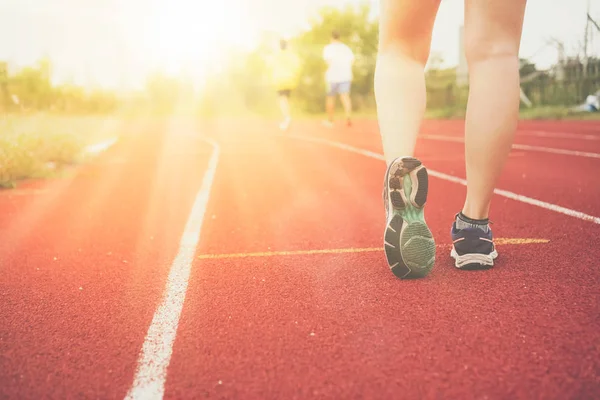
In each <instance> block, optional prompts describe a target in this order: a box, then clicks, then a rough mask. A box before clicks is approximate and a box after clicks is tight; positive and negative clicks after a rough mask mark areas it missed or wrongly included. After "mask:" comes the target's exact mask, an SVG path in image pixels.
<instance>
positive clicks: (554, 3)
mask: <svg viewBox="0 0 600 400" xmlns="http://www.w3.org/2000/svg"><path fill="white" fill-rule="evenodd" d="M364 1H367V2H369V3H370V4H371V5H372V7H373V13H374V16H376V15H377V12H378V0H296V1H284V0H220V1H214V0H0V60H6V61H8V62H9V65H10V67H11V68H12V69H16V68H20V67H23V66H26V65H32V64H34V63H35V62H36V61H37V60H38V59H40V58H41V57H43V56H48V57H50V59H51V60H52V62H53V65H54V79H55V81H57V82H73V83H76V84H82V85H86V86H100V87H107V88H115V87H136V86H139V85H140V83H141V82H142V81H143V76H144V75H145V74H147V73H148V72H150V71H151V70H152V69H154V68H158V67H161V68H163V69H167V70H168V71H171V72H172V73H178V72H181V69H182V65H184V64H185V65H194V66H200V65H201V64H202V60H204V62H207V61H206V60H211V59H213V58H214V57H217V56H218V54H219V53H220V50H221V49H222V48H224V47H226V46H227V45H228V44H236V45H243V46H251V45H252V44H253V43H255V42H256V40H257V38H258V37H259V35H260V32H261V30H271V31H276V32H279V33H281V34H283V35H293V34H294V33H295V32H297V31H298V30H300V29H302V28H303V27H305V26H306V24H307V21H308V19H309V17H310V16H311V15H314V13H316V12H317V11H318V9H319V8H320V7H322V6H325V5H329V6H344V5H346V4H348V3H355V4H358V3H360V2H364ZM415 1H420V0H415ZM463 1H464V0H443V1H442V4H441V6H440V10H439V13H438V18H437V20H436V24H435V27H434V32H433V39H432V52H436V53H438V54H440V55H441V56H442V58H443V59H444V65H446V66H453V65H456V64H457V62H458V51H459V50H458V49H459V47H458V31H459V27H460V26H461V25H462V23H463V12H464V8H463ZM592 3H598V4H593V5H592V9H591V14H592V16H593V17H594V18H596V19H597V20H600V2H598V1H597V0H593V1H592ZM586 4H587V0H569V1H566V0H529V1H528V5H527V10H526V14H525V23H524V30H523V38H522V42H521V56H522V57H532V56H533V57H532V60H533V61H534V62H536V63H537V64H538V66H539V67H541V68H546V67H548V66H550V65H551V64H552V63H554V62H555V61H556V57H557V52H556V49H555V48H553V47H551V46H546V47H544V43H545V41H546V40H547V39H548V38H550V37H554V38H557V39H559V40H561V41H563V42H564V43H565V49H566V51H567V54H575V53H576V52H577V50H578V49H579V48H581V47H580V46H581V42H582V39H583V33H584V26H585V12H586ZM592 50H593V52H594V53H595V54H600V34H596V35H595V42H594V43H592ZM190 71H191V73H192V74H194V73H196V74H198V75H201V73H202V71H201V68H191V70H190ZM190 71H188V72H190Z"/></svg>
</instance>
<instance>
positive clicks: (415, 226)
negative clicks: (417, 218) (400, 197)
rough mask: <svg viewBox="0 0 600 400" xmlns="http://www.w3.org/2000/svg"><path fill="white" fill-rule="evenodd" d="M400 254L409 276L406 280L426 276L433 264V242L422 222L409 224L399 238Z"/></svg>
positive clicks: (429, 232)
mask: <svg viewBox="0 0 600 400" xmlns="http://www.w3.org/2000/svg"><path fill="white" fill-rule="evenodd" d="M400 253H401V254H402V260H403V261H404V264H406V266H407V267H408V268H410V271H411V272H410V274H408V275H407V276H406V278H421V277H424V276H426V275H428V274H429V273H430V272H431V270H432V268H433V265H434V264H435V240H434V239H433V235H432V234H431V231H430V230H429V228H428V227H427V225H425V223H423V222H413V223H409V224H408V225H407V226H406V227H405V228H404V230H403V231H402V235H401V236H400Z"/></svg>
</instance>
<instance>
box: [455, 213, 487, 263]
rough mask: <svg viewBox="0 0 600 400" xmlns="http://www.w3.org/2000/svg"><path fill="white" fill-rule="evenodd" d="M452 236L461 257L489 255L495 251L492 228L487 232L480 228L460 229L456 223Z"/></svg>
mask: <svg viewBox="0 0 600 400" xmlns="http://www.w3.org/2000/svg"><path fill="white" fill-rule="evenodd" d="M451 235H452V243H453V244H454V250H455V251H456V253H457V254H458V255H459V256H462V255H465V254H486V255H489V254H491V253H493V252H494V250H495V247H494V242H493V235H492V230H491V229H490V228H488V231H487V232H486V231H485V230H483V229H480V228H464V229H458V228H457V227H456V221H455V222H454V223H453V224H452V230H451Z"/></svg>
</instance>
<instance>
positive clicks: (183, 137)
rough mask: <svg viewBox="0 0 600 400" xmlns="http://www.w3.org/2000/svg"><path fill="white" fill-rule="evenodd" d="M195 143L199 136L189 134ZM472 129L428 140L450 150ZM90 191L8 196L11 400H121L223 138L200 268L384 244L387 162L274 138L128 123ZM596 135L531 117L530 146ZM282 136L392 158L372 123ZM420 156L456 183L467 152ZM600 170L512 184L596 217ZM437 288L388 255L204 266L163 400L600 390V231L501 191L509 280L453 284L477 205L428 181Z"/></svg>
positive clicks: (508, 186)
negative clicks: (462, 235) (470, 212)
mask: <svg viewBox="0 0 600 400" xmlns="http://www.w3.org/2000/svg"><path fill="white" fill-rule="evenodd" d="M196 129H197V130H198V131H199V134H195V131H196ZM461 130H462V123H461V122H428V123H426V124H425V126H424V127H423V132H424V133H429V134H436V135H447V136H457V135H460V132H461ZM127 131H128V134H127V135H125V136H124V139H123V140H122V141H121V142H120V143H119V144H118V145H117V146H116V147H114V148H112V149H110V150H109V151H108V152H107V153H105V154H103V155H102V156H101V157H100V158H99V159H98V160H96V161H95V162H94V163H93V164H92V165H89V166H86V167H84V168H82V169H80V170H79V171H78V172H77V174H75V175H74V176H71V177H67V178H64V179H60V180H54V181H51V182H46V183H43V182H42V183H39V182H38V183H31V184H28V185H25V186H24V187H23V188H22V189H19V190H18V191H13V192H10V191H6V192H0V211H1V212H0V235H1V237H2V242H1V243H0V267H1V268H2V272H3V273H2V275H1V276H0V301H1V304H2V306H1V308H0V398H11V399H12V398H15V399H16V398H36V399H37V398H57V399H67V398H110V399H113V398H114V399H119V398H123V397H124V396H125V394H126V393H127V391H128V390H129V388H130V387H131V384H132V381H133V375H134V372H135V369H136V363H137V358H138V355H139V352H140V349H141V347H142V344H143V342H144V338H145V335H146V332H147V330H148V326H149V325H150V323H151V320H152V317H153V314H154V312H155V310H156V308H157V305H158V304H159V302H160V301H161V297H162V294H163V291H164V288H165V282H166V278H167V275H168V272H169V269H170V267H171V263H172V262H173V258H174V256H175V254H176V253H177V249H178V245H179V240H180V237H181V235H182V232H183V230H184V226H185V224H186V220H187V218H188V214H189V212H190V209H191V207H192V203H193V202H194V198H195V196H196V193H197V191H198V188H199V187H200V184H201V181H202V178H203V176H204V173H205V170H206V167H207V163H208V159H209V157H210V155H211V153H212V149H211V146H209V145H207V144H206V143H205V142H204V141H202V140H201V137H202V135H203V134H204V135H206V136H210V137H212V138H214V139H215V140H216V141H217V142H218V143H219V144H220V147H221V157H220V159H219V164H218V167H217V170H216V176H215V181H214V184H213V186H212V189H211V192H210V200H209V204H208V209H207V212H206V216H205V219H204V224H203V227H202V233H201V239H200V244H199V245H198V249H197V256H199V257H200V256H203V255H207V254H230V253H251V252H268V251H290V250H318V249H338V248H339V249H342V248H344V249H348V248H369V247H381V245H382V232H383V227H384V221H383V217H384V215H383V208H382V203H381V184H382V174H383V172H384V164H383V162H381V161H378V160H375V159H372V158H368V157H365V156H363V155H359V154H354V153H350V152H347V151H344V150H340V149H335V148H331V147H327V146H324V145H321V144H316V143H309V142H305V141H302V140H300V139H295V138H289V137H284V136H283V135H272V134H276V133H277V131H276V130H275V128H274V127H273V125H272V124H268V123H266V122H258V121H246V122H244V123H241V122H238V123H206V124H203V125H201V126H199V127H193V126H190V125H185V124H176V125H175V126H171V125H167V124H165V125H164V126H157V125H156V124H154V125H150V124H148V125H136V126H131V127H128V128H127ZM529 131H546V132H552V131H555V132H568V133H580V134H586V135H596V136H598V138H599V139H600V125H599V124H598V123H593V122H580V123H579V122H569V123H567V122H565V123H549V122H529V123H523V124H522V125H521V126H520V132H521V134H519V135H518V137H517V141H516V142H517V143H527V144H532V145H536V146H544V147H554V148H563V149H574V150H581V151H588V152H594V151H595V152H598V151H600V142H596V141H594V140H589V139H585V140H584V139H573V138H570V139H557V138H540V137H532V136H528V135H527V132H529ZM291 134H297V135H304V136H310V137H320V138H329V139H332V140H337V141H343V142H345V143H348V144H351V145H353V146H356V147H360V148H364V149H370V150H373V151H377V152H380V144H379V142H378V137H377V131H376V124H375V123H374V122H369V121H359V122H357V124H356V126H354V127H353V128H351V129H350V130H348V129H345V128H341V127H340V128H339V129H336V130H325V129H324V128H321V127H320V126H319V125H318V123H317V122H302V123H298V124H296V125H295V126H294V127H293V129H292V132H291ZM417 153H418V154H417V155H418V156H419V157H421V158H422V159H423V160H424V161H425V162H426V165H427V166H428V167H429V168H431V169H433V170H436V171H440V172H444V173H447V174H452V175H455V176H458V177H464V166H463V164H462V163H463V161H462V160H463V159H462V157H463V152H462V144H460V143H451V142H450V143H449V142H443V141H435V140H421V141H420V142H419V145H418V150H417ZM599 167H600V159H592V158H583V157H578V156H567V155H556V154H546V153H539V152H530V151H520V150H515V151H514V152H513V153H512V155H511V158H510V160H509V162H508V165H507V168H506V171H505V173H504V175H503V177H502V180H501V183H500V188H501V189H505V190H510V191H513V192H516V193H519V194H523V195H526V196H530V197H534V198H536V199H539V200H543V201H546V202H550V203H554V204H557V205H560V206H563V207H567V208H571V209H574V210H578V211H582V212H585V213H588V214H591V215H595V216H600V174H598V173H597V171H598V170H599ZM431 180H432V182H431V185H430V186H431V191H430V196H429V200H428V205H427V211H426V215H427V221H428V223H429V224H430V227H431V229H432V231H433V234H434V236H435V238H436V241H437V243H438V245H439V246H438V253H437V262H436V267H435V268H434V271H433V272H432V273H431V275H430V276H428V277H427V278H425V279H421V280H415V281H400V280H398V279H396V278H395V277H394V276H393V275H392V274H391V273H390V272H389V269H388V267H387V265H386V263H385V258H384V257H383V255H382V253H381V252H378V251H371V252H363V253H342V254H300V255H298V254H296V255H272V256H261V257H246V258H231V257H229V258H227V257H225V258H215V259H205V258H198V257H197V258H196V261H195V262H194V263H193V265H192V273H191V277H190V280H189V287H188V289H187V295H186V299H185V303H184V307H183V312H182V315H181V319H180V322H179V328H178V330H177V338H176V340H175V344H174V348H173V355H172V358H171V361H170V364H169V368H168V375H167V380H166V386H165V398H168V399H176V398H205V397H207V398H244V399H250V398H261V399H276V398H277V399H294V398H334V399H340V398H459V399H468V398H477V399H505V398H510V399H515V398H522V399H532V398H543V399H592V398H597V396H598V393H599V392H600V378H599V373H600V361H599V360H600V347H599V345H598V343H600V320H599V318H598V316H599V315H600V306H599V304H600V301H599V300H600V296H599V295H600V289H599V284H600V270H599V268H598V264H599V263H598V257H599V256H600V251H599V250H598V248H597V245H596V244H597V243H598V241H599V240H600V226H599V225H597V224H594V223H592V222H586V221H582V220H580V219H576V218H573V217H569V216H566V215H563V214H559V213H556V212H553V211H550V210H544V209H541V208H538V207H534V206H531V205H527V204H524V203H520V202H517V201H514V200H508V199H505V198H502V197H499V196H497V197H496V198H495V200H494V205H493V210H492V220H493V221H494V222H495V224H494V225H493V229H494V233H495V236H496V237H498V238H538V239H547V240H549V242H548V243H539V244H521V245H516V244H512V245H511V244H507V245H503V246H499V252H500V258H499V260H498V262H497V267H496V268H494V269H493V270H490V271H485V272H482V271H480V272H467V271H458V270H456V269H455V268H454V267H453V264H452V262H451V259H450V258H449V247H448V245H449V243H450V240H449V229H450V223H451V221H452V218H453V216H454V213H456V212H457V211H458V210H459V209H460V207H461V205H462V201H463V196H464V193H465V189H464V187H463V186H461V185H458V184H456V183H451V182H447V181H444V180H440V179H438V178H432V179H431Z"/></svg>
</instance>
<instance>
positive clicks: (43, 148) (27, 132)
mask: <svg viewBox="0 0 600 400" xmlns="http://www.w3.org/2000/svg"><path fill="white" fill-rule="evenodd" d="M117 123H118V122H117V121H116V120H115V119H111V118H101V117H59V116H50V115H34V116H16V115H8V116H4V117H2V118H0V187H3V188H11V187H15V186H16V184H17V182H18V181H20V180H23V179H28V178H43V177H48V176H50V175H52V174H54V173H56V172H57V171H59V170H60V169H61V168H62V167H64V166H66V165H70V164H76V163H79V162H81V161H83V159H84V154H85V152H84V150H85V148H86V147H87V146H89V145H91V144H94V143H98V142H101V141H103V140H107V139H109V138H111V137H115V136H116V124H117Z"/></svg>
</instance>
